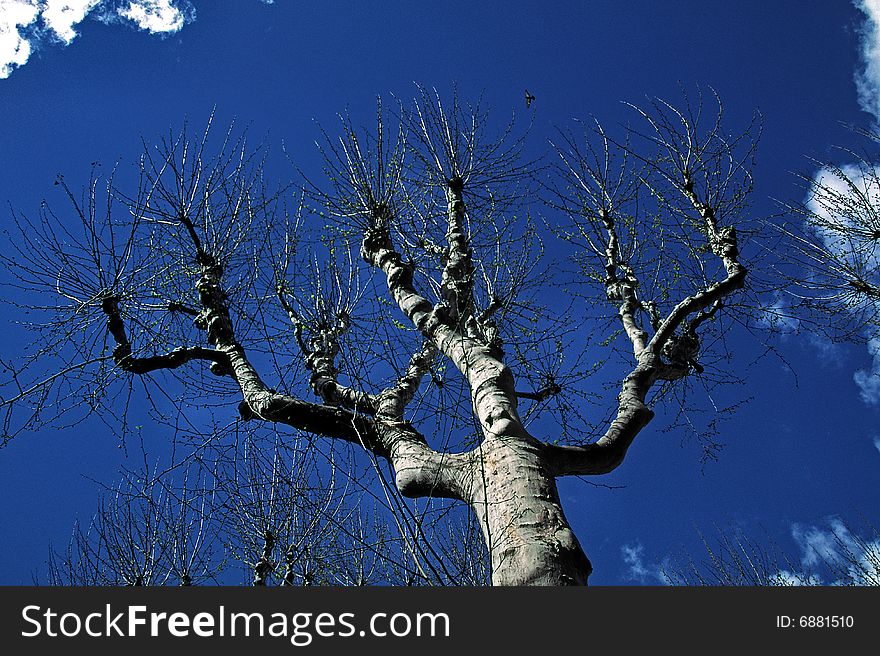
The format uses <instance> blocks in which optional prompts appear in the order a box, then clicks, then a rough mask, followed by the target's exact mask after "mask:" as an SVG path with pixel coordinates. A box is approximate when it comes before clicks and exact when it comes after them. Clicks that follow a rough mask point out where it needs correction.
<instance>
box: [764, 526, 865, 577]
mask: <svg viewBox="0 0 880 656" xmlns="http://www.w3.org/2000/svg"><path fill="white" fill-rule="evenodd" d="M827 525H828V528H821V527H818V526H803V525H800V524H794V525H792V528H791V534H792V537H793V538H794V541H795V542H796V543H797V545H798V546H799V548H800V550H801V565H802V567H803V569H804V572H797V573H789V572H785V574H787V575H789V576H790V577H793V578H800V579H801V580H802V581H804V582H809V584H810V585H820V584H824V585H878V583H880V538H878V536H877V535H876V533H875V534H874V535H873V536H872V537H870V538H865V537H862V536H859V535H856V534H854V533H853V532H852V531H851V530H850V529H849V528H848V527H847V526H846V524H844V523H843V522H842V521H841V520H840V519H838V518H834V517H832V518H830V519H828V520H827ZM782 574H783V572H780V576H781V575H782ZM823 575H824V578H823Z"/></svg>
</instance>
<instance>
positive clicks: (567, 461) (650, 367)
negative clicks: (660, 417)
mask: <svg viewBox="0 0 880 656" xmlns="http://www.w3.org/2000/svg"><path fill="white" fill-rule="evenodd" d="M639 360H640V361H639V364H638V366H637V367H636V368H635V369H634V370H633V371H632V373H630V374H629V375H628V376H627V377H626V378H625V379H624V381H623V385H622V388H621V391H620V394H619V396H618V397H617V398H618V407H617V415H616V417H615V418H614V420H613V421H612V422H611V425H610V426H609V427H608V430H607V431H605V434H604V435H603V436H602V437H601V438H599V439H598V440H597V441H596V442H594V443H593V444H587V445H584V446H559V445H554V444H546V445H545V446H544V448H545V454H546V458H547V461H548V463H549V466H550V470H551V472H552V473H553V475H554V476H594V475H599V474H607V473H608V472H610V471H613V470H614V469H616V468H617V467H618V466H619V465H620V464H621V463H622V462H623V460H624V458H625V457H626V454H627V451H628V450H629V447H630V445H631V444H632V442H633V440H634V439H635V438H636V435H638V434H639V432H640V431H641V430H642V429H643V428H644V427H645V426H647V425H648V422H650V421H651V419H652V418H653V417H654V412H653V411H652V410H651V409H650V408H648V407H647V406H646V405H645V396H646V395H647V393H648V391H649V390H650V389H651V386H652V385H653V384H654V382H655V381H656V380H657V371H658V364H659V362H657V358H655V357H654V356H652V355H651V354H650V353H647V352H646V353H645V354H643V355H642V357H641V358H639Z"/></svg>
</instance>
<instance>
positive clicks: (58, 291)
mask: <svg viewBox="0 0 880 656" xmlns="http://www.w3.org/2000/svg"><path fill="white" fill-rule="evenodd" d="M634 110H635V112H636V113H635V117H636V118H639V119H640V120H641V125H642V126H643V129H641V130H638V129H629V130H627V131H626V134H625V136H624V138H622V139H620V140H615V139H613V138H612V137H611V136H609V134H608V133H606V131H605V130H604V129H603V128H602V127H601V126H600V125H598V124H596V126H595V127H593V128H589V129H586V130H584V133H583V135H581V136H578V137H575V136H573V135H571V134H562V137H561V139H560V143H559V144H557V146H556V155H557V156H558V164H557V165H554V166H552V167H542V166H540V165H539V164H537V163H535V162H530V161H528V160H526V158H525V157H524V141H523V138H522V137H518V136H516V133H515V126H514V124H513V123H511V124H510V125H508V126H507V128H506V129H502V130H500V132H499V133H498V134H497V135H495V136H492V135H491V134H490V123H489V119H488V116H487V114H486V113H485V112H484V110H483V109H482V108H481V107H480V106H479V105H477V106H476V107H468V106H465V105H464V104H462V103H460V102H459V101H458V100H457V99H456V100H454V101H453V103H452V104H451V106H444V105H443V104H442V103H441V102H440V99H439V98H438V97H436V96H434V95H432V94H430V93H427V92H424V91H420V93H419V95H418V97H417V99H416V100H415V102H414V103H413V104H412V105H411V106H404V105H403V104H401V105H400V106H399V107H397V108H396V111H395V112H394V113H389V112H387V111H385V110H383V109H382V107H381V105H380V106H379V110H378V112H377V121H376V128H375V130H374V131H372V132H369V131H366V132H365V131H361V130H358V129H356V128H355V127H354V122H353V121H352V120H351V119H350V118H348V117H343V119H342V124H341V134H340V135H339V136H338V137H335V138H334V137H330V136H329V135H328V134H326V133H325V135H324V136H325V140H324V144H323V147H322V153H323V156H324V163H325V167H324V168H325V174H326V175H325V177H326V180H323V181H315V180H314V178H313V176H308V175H307V176H306V180H307V183H306V185H305V190H304V192H303V193H298V192H296V191H295V190H294V189H293V187H292V186H290V185H281V186H278V187H277V188H275V187H273V186H272V185H271V184H270V183H269V182H268V174H267V171H266V166H265V164H266V161H267V159H266V158H267V155H266V152H265V151H264V150H263V149H259V148H258V149H257V150H255V151H251V150H249V149H248V148H247V146H246V144H245V142H244V140H243V138H237V137H235V136H234V135H233V133H232V132H230V133H228V134H227V136H226V138H225V140H224V141H223V143H222V144H221V145H220V147H219V148H218V149H217V151H216V152H217V154H216V155H214V156H211V155H210V152H211V149H210V146H209V139H208V136H209V134H210V131H208V132H206V134H205V136H204V137H202V138H201V139H191V138H189V136H188V134H187V132H186V130H184V131H183V132H181V133H180V134H178V135H173V134H172V136H170V137H168V138H166V139H164V140H162V141H161V142H160V143H159V144H158V146H157V147H155V148H150V147H145V149H144V153H143V155H142V157H141V159H140V162H139V165H138V181H137V183H136V184H134V185H133V188H134V192H128V193H127V192H125V191H124V185H123V184H122V183H118V182H117V181H116V178H115V176H116V173H115V172H114V174H112V175H111V176H109V180H108V183H107V194H106V199H105V200H104V201H99V185H98V178H97V176H94V175H93V177H92V181H91V183H90V185H89V186H88V188H87V190H86V192H85V193H84V195H83V199H82V200H80V199H78V198H77V197H76V194H75V193H74V192H72V190H71V189H70V187H68V186H67V184H66V183H65V182H64V181H63V180H60V181H59V182H60V184H61V186H62V188H63V189H64V190H65V191H66V192H67V195H68V196H69V199H70V201H71V205H72V207H73V210H74V217H75V218H76V219H78V222H79V223H80V224H81V227H82V230H81V231H80V233H79V234H78V235H75V233H74V227H73V224H74V223H75V222H76V221H75V220H74V218H73V217H71V215H70V213H67V214H66V215H57V214H55V213H54V212H53V211H52V210H51V209H50V208H49V206H48V205H44V207H43V210H42V212H41V216H40V220H39V221H32V222H29V221H28V220H27V219H26V218H25V217H22V216H16V223H17V225H18V226H19V229H20V230H19V232H20V234H19V236H18V237H17V238H16V240H15V241H14V243H13V247H14V251H15V254H14V255H13V256H11V257H9V258H7V264H8V265H9V266H10V267H11V268H12V269H13V270H14V271H16V275H17V278H18V281H19V283H17V284H18V285H19V287H20V288H21V289H22V290H23V291H24V292H25V293H26V294H28V297H27V298H26V299H24V300H23V301H22V303H24V304H27V303H31V304H32V302H31V301H30V300H29V299H30V298H32V296H31V295H33V294H34V293H36V292H37V291H40V292H44V293H48V294H50V295H51V296H52V297H53V298H52V299H51V300H48V301H47V305H45V306H43V308H41V309H43V310H45V311H46V312H47V313H48V318H46V320H45V321H43V322H42V323H40V324H39V325H38V327H37V328H38V330H39V331H40V335H41V339H42V341H41V342H40V346H39V347H38V348H37V350H36V351H35V352H34V353H33V355H32V356H31V357H30V359H27V360H25V361H24V362H23V363H21V364H16V365H9V364H8V365H7V367H8V368H9V371H10V372H11V377H10V386H11V388H12V392H11V393H9V394H8V395H7V396H6V398H5V399H4V402H3V404H4V406H5V407H6V408H7V410H8V412H7V418H6V424H5V429H6V430H5V435H6V439H10V438H11V437H12V436H13V435H14V434H15V433H16V432H18V431H20V430H23V429H32V428H33V427H35V426H40V425H45V424H46V422H47V421H49V420H50V419H53V420H54V419H58V420H65V421H68V422H74V421H78V420H80V419H81V418H82V412H83V410H86V411H88V412H95V411H98V412H104V411H107V413H108V414H104V415H102V416H105V417H106V418H107V421H108V424H109V425H111V426H112V427H113V428H114V429H117V430H120V431H122V432H124V431H126V430H130V424H129V423H127V422H129V419H128V418H127V417H128V415H129V414H131V413H135V414H137V413H138V412H143V411H142V410H141V409H140V406H139V405H137V404H131V405H129V402H130V401H131V399H133V398H141V399H146V400H147V401H148V403H149V404H150V405H149V406H148V407H150V408H151V410H152V412H153V413H154V414H156V415H158V416H159V418H160V420H164V421H166V422H167V423H169V424H171V425H172V426H173V427H174V428H175V430H176V431H177V432H181V431H191V432H192V433H193V434H194V435H196V436H201V439H203V440H211V441H213V442H216V441H218V440H220V441H221V442H222V439H223V435H224V434H228V432H229V431H231V430H238V429H239V428H240V427H241V426H243V425H249V426H253V425H259V426H262V427H264V429H265V430H269V431H271V430H274V429H278V430H280V429H281V428H285V429H286V430H290V429H293V430H292V434H293V435H295V436H300V435H301V436H304V437H303V439H306V440H307V443H308V444H309V448H311V449H315V450H319V451H320V450H322V449H324V450H325V451H327V450H332V449H338V448H342V449H346V448H350V449H352V450H353V451H355V452H362V453H364V454H365V455H366V459H367V462H369V463H371V465H372V466H373V467H374V469H375V471H376V472H377V475H378V476H379V478H380V480H383V479H382V477H383V475H384V473H385V469H384V467H385V466H386V464H387V466H388V467H390V472H391V474H392V476H393V483H394V484H393V488H394V490H386V492H387V494H388V495H389V496H388V499H389V501H388V503H387V505H388V506H389V507H391V508H393V509H395V510H396V511H397V514H396V517H397V519H396V520H395V521H397V522H398V524H400V522H401V521H403V522H404V524H405V526H403V527H401V528H400V531H399V532H400V535H401V536H402V540H403V541H404V542H405V543H406V544H407V550H408V553H409V554H410V556H411V557H412V561H413V562H414V563H415V565H416V566H415V571H417V572H419V573H420V576H421V577H422V578H421V580H424V581H428V582H430V581H432V580H434V579H435V577H434V576H433V575H432V574H431V572H438V571H439V572H442V571H446V570H445V568H446V560H448V559H446V558H444V556H443V554H441V553H438V551H437V550H436V549H434V548H433V546H432V543H431V540H430V539H429V537H426V536H427V535H428V533H429V532H430V529H431V527H433V526H434V524H433V523H429V522H427V521H426V519H425V518H426V517H428V516H429V514H430V512H434V513H435V514H437V515H440V516H443V515H446V514H449V513H450V512H454V511H455V509H456V508H460V507H461V504H464V506H466V507H467V508H468V509H469V510H470V512H471V513H472V515H473V517H474V518H475V519H476V521H477V523H478V524H479V526H480V529H481V533H482V536H483V541H484V544H485V549H486V552H487V553H488V557H489V561H490V570H491V581H492V583H493V584H496V585H511V584H544V585H546V584H556V585H558V584H586V583H587V579H588V577H589V575H590V572H591V570H592V566H591V564H590V561H589V560H588V558H587V556H586V554H585V553H584V551H583V549H582V547H581V545H580V542H579V541H578V539H577V537H576V536H575V535H574V533H573V531H572V529H571V527H570V525H569V523H568V520H567V519H566V516H565V513H564V512H563V508H562V505H561V502H560V498H559V494H558V491H557V479H558V478H560V477H566V476H587V477H594V476H601V475H603V474H606V473H608V472H611V471H612V470H614V469H615V468H617V467H618V466H619V465H620V464H621V463H622V462H623V460H624V458H625V456H626V454H627V452H628V450H629V447H630V445H631V444H632V443H633V441H634V440H635V438H636V436H637V435H638V434H639V433H640V431H641V430H642V429H643V428H644V427H645V426H646V425H647V424H648V423H649V422H650V421H651V419H652V418H653V417H654V410H652V408H651V407H650V406H651V405H652V404H654V403H655V402H660V400H661V399H662V397H663V396H664V395H665V392H670V391H673V392H674V390H676V389H679V387H680V386H681V385H683V384H686V383H687V381H688V379H692V378H693V377H695V376H696V377H698V381H699V382H698V384H699V385H703V384H709V383H711V382H712V381H713V380H714V379H717V378H719V377H722V378H723V377H724V376H726V375H729V372H727V371H726V370H727V367H728V363H727V361H728V359H729V356H728V354H726V353H724V352H723V351H721V350H720V349H723V340H722V339H721V336H722V335H723V333H724V331H725V330H726V328H727V325H728V324H727V322H726V321H725V320H724V317H725V316H728V315H731V316H735V315H736V310H737V292H738V291H739V290H741V289H742V288H743V287H744V284H745V280H746V267H745V266H744V264H743V263H742V262H741V261H740V244H739V241H738V233H737V224H738V223H740V222H741V221H743V220H744V209H745V203H746V200H747V197H748V194H749V192H750V191H751V174H750V169H751V162H752V155H753V153H754V148H755V144H756V140H757V128H756V125H755V124H753V125H752V126H751V127H749V128H748V129H747V130H746V131H745V132H744V133H742V134H741V135H740V136H737V137H731V136H730V135H728V134H727V133H726V132H725V131H724V129H723V127H722V123H721V115H722V112H721V105H720V103H719V104H718V107H717V112H705V113H704V108H703V105H702V100H701V101H700V102H699V103H697V104H696V105H690V104H688V105H687V106H686V107H685V108H684V109H683V110H679V109H676V108H675V107H673V106H672V105H670V104H668V103H665V102H663V101H659V100H658V101H652V102H651V103H650V106H649V108H648V109H639V108H634ZM542 189H543V190H544V191H543V192H541V190H542ZM544 192H546V193H544ZM542 193H544V195H545V196H548V197H549V203H550V206H551V208H552V211H554V212H562V213H563V215H564V216H565V217H566V219H567V223H565V222H564V221H563V222H562V223H563V227H562V229H561V230H560V234H561V235H562V236H563V237H564V238H565V239H566V240H567V243H568V244H569V246H570V247H571V250H572V255H573V257H574V261H575V262H576V263H577V265H578V270H577V274H578V280H577V281H575V282H576V284H577V285H578V289H579V291H577V292H575V293H571V292H568V291H566V289H563V288H562V287H559V286H557V285H556V282H558V281H560V280H561V278H560V277H555V276H556V270H555V268H553V267H552V266H551V268H550V269H548V270H546V271H542V270H540V269H539V262H541V259H540V258H541V252H542V251H541V245H542V241H541V237H542V235H541V231H540V226H538V225H536V224H535V223H534V222H533V221H532V218H531V217H532V212H533V211H534V209H535V207H536V206H537V205H538V199H539V196H540V195H541V194H542ZM539 295H540V296H542V297H543V299H542V298H539ZM583 299H589V300H590V301H591V304H590V307H591V308H598V309H599V312H600V315H601V316H602V318H604V319H605V321H604V322H603V323H600V324H597V325H595V326H594V325H589V326H587V327H585V325H584V324H585V323H586V321H585V317H587V316H588V311H587V307H586V305H585V304H584V303H582V300H583ZM542 300H543V301H544V303H542V302H541V301H542ZM548 304H549V305H553V304H556V305H566V304H568V305H570V306H571V308H572V309H573V310H574V314H572V313H571V312H568V313H566V312H555V313H554V312H550V311H549V310H548V308H547V307H546V305H548ZM603 329H605V330H606V331H607V332H606V333H605V335H604V340H603V341H600V342H598V343H596V344H592V343H589V344H588V340H589V333H592V332H596V333H598V332H599V331H600V330H603ZM587 330H588V331H589V332H586V331H587ZM565 342H567V343H568V344H567V345H566V344H565ZM620 344H623V345H624V346H625V348H623V349H622V351H617V350H616V349H617V346H618V345H620ZM568 346H572V347H573V349H574V356H573V357H572V360H570V361H569V364H567V365H566V366H567V368H563V367H562V365H560V364H559V358H560V353H559V351H561V350H565V349H566V348H568ZM614 352H618V353H622V355H623V357H622V358H620V359H619V361H613V362H611V363H610V364H609V365H608V367H607V368H606V371H608V372H610V374H609V376H611V377H613V379H614V380H615V383H614V385H615V388H616V389H615V394H614V395H616V400H614V399H613V396H614V395H612V398H611V399H609V400H610V401H612V403H611V404H610V408H609V409H610V414H609V416H608V417H607V420H603V422H602V423H603V424H604V425H602V426H601V427H600V428H599V429H598V432H595V427H592V428H591V427H590V425H589V424H588V422H586V421H584V420H583V416H584V415H585V414H586V412H585V407H584V398H585V396H587V395H589V394H591V393H593V390H590V389H588V388H587V387H586V386H585V383H584V380H585V379H586V377H587V374H588V373H590V372H592V371H593V370H594V369H596V368H597V367H598V364H599V363H600V362H603V361H605V360H608V359H609V353H614ZM50 357H54V358H56V359H58V358H60V359H61V363H60V364H58V365H57V367H56V369H55V373H52V374H49V375H47V374H46V373H45V372H46V367H47V360H48V359H49V358H50ZM591 360H592V361H591ZM208 372H210V374H211V375H209V373H208ZM713 372H714V374H715V375H714V376H713ZM153 381H155V382H157V383H158V385H155V386H150V383H151V382H153ZM523 385H525V386H526V387H527V389H525V390H524V389H523V387H522V386H523ZM528 388H530V389H528ZM310 395H314V396H316V397H317V402H315V401H312V400H309V399H308V397H309V396H310ZM163 397H164V398H163ZM230 403H235V404H237V408H238V418H237V419H233V420H232V421H231V423H230V419H229V413H228V405H229V404H230ZM160 406H161V407H160ZM77 412H79V413H80V414H79V415H77V414H76V413H77ZM553 418H555V419H556V423H553V422H552V421H551V419H553ZM539 435H549V436H548V437H547V438H542V437H539ZM328 441H329V444H330V445H331V446H330V447H329V449H328V448H327V446H326V445H327V444H328ZM383 463H386V464H383ZM392 492H393V494H394V496H392ZM384 493H385V492H383V494H384ZM398 493H399V494H400V495H402V496H403V497H408V498H423V499H427V500H428V501H427V502H426V505H424V506H422V507H420V508H416V507H414V506H410V505H407V504H404V503H402V502H401V501H400V500H399V498H398V497H397V496H396V494H398ZM231 496H233V497H234V496H235V495H234V494H233V495H231ZM444 500H446V501H444ZM401 518H402V519H401ZM257 537H259V536H257ZM273 539H274V538H273ZM252 541H253V540H252ZM269 542H270V540H269V538H268V537H267V536H263V547H264V548H265V549H266V551H267V554H268V552H270V551H272V548H273V546H274V545H270V544H269ZM251 551H253V549H251ZM251 560H254V559H253V557H251ZM269 561H270V558H269V557H268V555H267V557H266V558H263V559H262V560H261V561H260V562H265V563H269ZM256 569H257V576H259V575H260V574H259V571H260V568H259V567H256ZM464 569H467V568H463V569H462V571H463V570H464ZM437 578H439V579H442V578H443V577H442V576H440V577H437Z"/></svg>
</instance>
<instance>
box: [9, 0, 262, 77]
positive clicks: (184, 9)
mask: <svg viewBox="0 0 880 656" xmlns="http://www.w3.org/2000/svg"><path fill="white" fill-rule="evenodd" d="M261 1H262V2H263V3H264V4H272V1H271V0H261ZM87 18H92V19H95V20H98V21H101V22H102V23H106V24H108V25H112V24H119V25H128V26H130V27H133V28H135V29H138V30H142V31H144V32H148V33H150V34H157V35H168V34H174V33H176V32H178V31H180V30H181V29H183V27H184V26H185V25H186V24H187V23H190V22H192V21H193V20H195V8H194V7H193V5H192V4H191V3H190V1H189V0H0V79H4V78H7V77H9V76H10V75H11V74H12V72H13V71H14V70H15V69H16V68H19V67H20V66H24V65H25V64H26V63H27V62H28V60H29V59H30V57H31V55H33V53H35V52H37V51H38V50H40V49H41V48H45V47H51V46H53V45H57V44H61V45H63V46H66V45H70V43H71V42H73V40H74V39H75V38H76V36H77V26H78V25H79V24H80V23H82V22H83V21H84V20H86V19H87Z"/></svg>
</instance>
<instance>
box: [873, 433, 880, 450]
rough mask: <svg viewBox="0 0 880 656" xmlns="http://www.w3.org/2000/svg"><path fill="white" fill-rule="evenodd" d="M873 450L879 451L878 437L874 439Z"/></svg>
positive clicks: (879, 437)
mask: <svg viewBox="0 0 880 656" xmlns="http://www.w3.org/2000/svg"><path fill="white" fill-rule="evenodd" d="M874 448H876V449H877V450H878V451H880V435H878V436H876V437H875V438H874Z"/></svg>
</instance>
